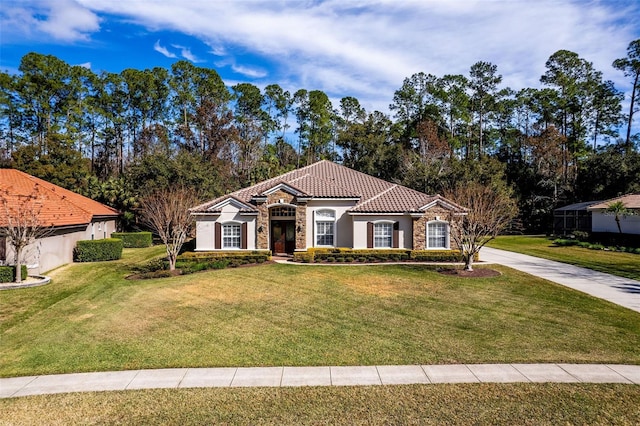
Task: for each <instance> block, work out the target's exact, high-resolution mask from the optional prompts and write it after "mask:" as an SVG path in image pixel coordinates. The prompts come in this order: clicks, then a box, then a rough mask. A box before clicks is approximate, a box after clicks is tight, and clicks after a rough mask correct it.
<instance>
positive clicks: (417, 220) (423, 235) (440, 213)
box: [413, 206, 459, 250]
mask: <svg viewBox="0 0 640 426" xmlns="http://www.w3.org/2000/svg"><path fill="white" fill-rule="evenodd" d="M432 220H441V221H445V222H451V220H455V219H453V218H452V215H451V212H450V211H449V210H447V209H444V208H442V207H440V206H434V207H432V208H430V209H428V210H427V211H426V212H425V213H424V214H423V215H422V216H420V217H414V218H413V249H414V250H425V249H426V247H427V222H430V221H432ZM449 248H450V249H451V250H458V249H459V247H458V244H457V243H456V242H455V241H454V240H453V238H449Z"/></svg>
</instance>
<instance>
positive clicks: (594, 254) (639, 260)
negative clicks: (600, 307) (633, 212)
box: [488, 235, 640, 280]
mask: <svg viewBox="0 0 640 426" xmlns="http://www.w3.org/2000/svg"><path fill="white" fill-rule="evenodd" d="M488 246H489V247H494V248H497V249H502V250H509V251H514V252H517V253H522V254H528V255H531V256H536V257H542V258H544V259H550V260H556V261H558V262H564V263H569V264H571V265H577V266H582V267H584V268H589V269H593V270H595V271H600V272H606V273H608V274H613V275H618V276H620V277H626V278H631V279H634V280H640V255H637V254H631V253H618V252H612V251H605V250H589V249H586V248H581V247H575V246H572V247H558V246H554V245H553V238H549V237H544V236H526V235H506V236H500V237H498V238H496V239H495V240H492V241H491V242H490V243H489V244H488Z"/></svg>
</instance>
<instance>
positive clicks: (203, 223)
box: [196, 204, 256, 251]
mask: <svg viewBox="0 0 640 426" xmlns="http://www.w3.org/2000/svg"><path fill="white" fill-rule="evenodd" d="M216 222H218V223H220V224H223V223H227V222H236V223H246V224H247V250H255V249H256V216H251V215H241V214H240V211H239V209H238V208H237V207H236V206H234V205H232V204H227V205H226V206H224V207H223V208H222V212H221V213H220V214H218V215H207V216H196V251H210V250H215V224H216Z"/></svg>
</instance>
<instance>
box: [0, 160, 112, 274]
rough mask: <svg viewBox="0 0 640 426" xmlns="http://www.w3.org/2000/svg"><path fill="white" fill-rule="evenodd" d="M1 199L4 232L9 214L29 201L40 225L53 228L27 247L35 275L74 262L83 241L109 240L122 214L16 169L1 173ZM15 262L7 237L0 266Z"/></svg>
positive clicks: (3, 240)
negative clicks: (74, 250)
mask: <svg viewBox="0 0 640 426" xmlns="http://www.w3.org/2000/svg"><path fill="white" fill-rule="evenodd" d="M0 197H1V198H2V203H0V228H2V227H3V226H4V227H5V228H6V227H7V226H8V223H9V222H8V219H7V215H8V212H7V211H5V210H8V211H9V212H11V211H14V212H15V210H16V209H17V208H18V207H17V206H18V204H19V203H20V200H23V199H24V198H25V197H32V198H33V199H34V201H33V207H35V208H37V213H38V222H39V224H40V225H41V226H42V227H46V228H49V231H48V232H47V234H46V235H45V236H44V237H43V238H40V239H39V240H38V241H37V242H35V243H34V244H32V246H30V247H27V250H26V256H27V258H26V259H23V261H24V264H26V265H27V267H28V269H29V273H34V274H39V273H42V272H45V271H48V270H51V269H53V268H56V267H58V266H60V265H64V264H65V263H70V262H72V261H73V249H74V248H75V246H76V242H77V241H79V240H92V239H102V238H109V237H110V236H111V233H112V232H114V231H115V228H116V219H117V218H118V214H119V213H118V211H117V210H115V209H112V208H111V207H108V206H105V205H104V204H101V203H99V202H97V201H94V200H92V199H90V198H87V197H84V196H82V195H80V194H76V193H75V192H72V191H69V190H67V189H64V188H62V187H60V186H57V185H54V184H52V183H49V182H47V181H44V180H42V179H38V178H36V177H34V176H31V175H29V174H27V173H24V172H21V171H19V170H15V169H0ZM5 203H6V204H5ZM0 235H1V233H0ZM13 259H14V253H13V251H12V248H11V246H10V245H9V244H8V242H7V239H6V237H2V236H0V265H2V264H12V263H13Z"/></svg>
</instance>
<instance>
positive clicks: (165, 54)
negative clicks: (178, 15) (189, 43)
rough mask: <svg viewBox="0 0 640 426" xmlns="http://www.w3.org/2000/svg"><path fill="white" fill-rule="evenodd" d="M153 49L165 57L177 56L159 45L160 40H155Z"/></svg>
mask: <svg viewBox="0 0 640 426" xmlns="http://www.w3.org/2000/svg"><path fill="white" fill-rule="evenodd" d="M153 50H155V51H156V52H159V53H162V54H163V55H164V56H166V57H167V58H177V57H178V56H176V54H175V53H172V52H169V50H167V48H166V47H164V46H161V45H160V40H158V41H156V42H155V44H154V45H153Z"/></svg>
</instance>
